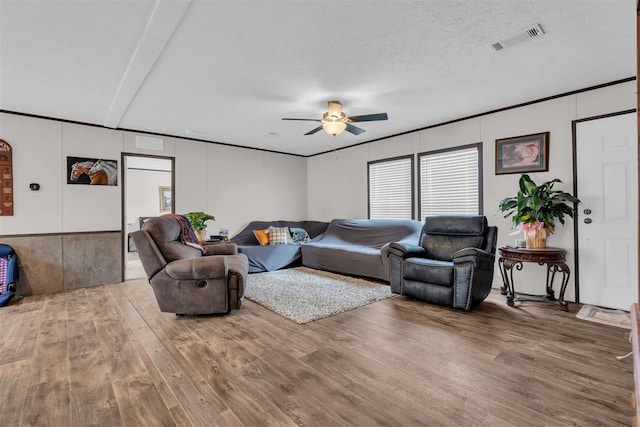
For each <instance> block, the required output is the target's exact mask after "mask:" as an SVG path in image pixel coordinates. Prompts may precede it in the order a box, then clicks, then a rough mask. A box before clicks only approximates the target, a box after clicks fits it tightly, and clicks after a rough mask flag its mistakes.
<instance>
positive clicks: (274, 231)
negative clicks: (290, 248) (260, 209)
mask: <svg viewBox="0 0 640 427" xmlns="http://www.w3.org/2000/svg"><path fill="white" fill-rule="evenodd" d="M291 243H293V240H292V239H291V232H290V231H289V227H269V244H270V245H288V244H291Z"/></svg>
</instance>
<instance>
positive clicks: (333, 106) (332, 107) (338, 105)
mask: <svg viewBox="0 0 640 427" xmlns="http://www.w3.org/2000/svg"><path fill="white" fill-rule="evenodd" d="M327 104H328V108H327V115H328V116H329V117H336V118H337V117H341V116H344V113H343V112H342V102H340V101H329V102H328V103H327Z"/></svg>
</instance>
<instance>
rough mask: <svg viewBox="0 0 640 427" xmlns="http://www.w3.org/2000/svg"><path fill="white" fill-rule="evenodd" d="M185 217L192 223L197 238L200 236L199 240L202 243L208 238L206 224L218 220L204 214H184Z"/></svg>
mask: <svg viewBox="0 0 640 427" xmlns="http://www.w3.org/2000/svg"><path fill="white" fill-rule="evenodd" d="M184 216H185V217H187V219H188V220H189V222H190V223H191V227H192V228H193V231H195V232H196V236H198V240H200V241H201V242H203V241H204V240H205V238H206V237H207V225H206V224H205V222H207V221H215V220H216V218H215V217H214V216H213V215H209V214H207V213H204V212H189V213H186V214H184Z"/></svg>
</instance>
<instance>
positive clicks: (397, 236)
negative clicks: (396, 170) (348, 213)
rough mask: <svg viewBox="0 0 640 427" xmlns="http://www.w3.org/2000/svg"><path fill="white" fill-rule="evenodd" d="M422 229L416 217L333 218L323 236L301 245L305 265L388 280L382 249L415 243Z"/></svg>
mask: <svg viewBox="0 0 640 427" xmlns="http://www.w3.org/2000/svg"><path fill="white" fill-rule="evenodd" d="M421 229H422V223H421V222H420V221H415V220H392V219H334V220H332V221H331V223H330V224H329V227H327V230H326V231H325V232H324V233H323V234H322V235H320V236H318V237H317V238H315V239H313V240H311V241H310V242H308V243H305V244H303V245H301V246H300V249H301V251H302V265H304V266H306V267H310V268H315V269H318V270H327V271H333V272H335V273H342V274H350V275H354V276H364V277H372V278H375V279H381V280H384V281H387V282H388V281H389V259H388V258H387V257H386V256H382V250H383V248H384V247H385V246H388V245H389V243H391V242H416V241H417V240H418V237H419V236H420V230H421Z"/></svg>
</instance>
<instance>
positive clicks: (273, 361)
mask: <svg viewBox="0 0 640 427" xmlns="http://www.w3.org/2000/svg"><path fill="white" fill-rule="evenodd" d="M570 308H571V311H572V312H571V313H564V312H562V311H560V310H559V309H558V308H557V307H556V306H551V305H545V304H540V303H534V302H525V303H521V304H520V305H519V306H517V307H516V308H509V307H507V306H506V304H505V302H504V297H502V296H501V295H500V294H499V293H498V292H495V293H493V294H492V295H491V296H490V297H489V299H488V300H487V301H486V302H485V303H483V304H482V305H481V306H480V307H479V308H477V309H476V310H475V311H473V312H470V313H465V312H460V311H455V310H451V309H446V308H442V307H437V306H433V305H428V304H425V303H421V302H417V301H413V300H410V299H407V298H404V297H395V298H390V299H387V300H384V301H380V302H377V303H374V304H371V305H368V306H365V307H361V308H359V309H356V310H352V311H349V312H347V313H342V314H340V315H337V316H333V317H330V318H327V319H322V320H319V321H316V322H312V323H308V324H306V325H297V324H295V323H293V322H291V321H289V320H287V319H285V318H283V317H280V316H278V315H277V314H274V313H272V312H271V311H269V310H266V309H265V308H263V307H261V306H258V305H256V304H253V303H251V302H250V301H246V300H245V306H244V307H243V308H242V310H240V311H237V312H233V313H232V314H231V315H228V316H208V317H176V316H175V315H172V314H167V313H160V311H159V310H158V307H157V305H156V302H155V299H154V297H153V293H152V291H151V288H150V287H149V285H148V284H147V283H146V282H145V281H144V280H136V281H129V282H124V283H122V284H117V285H108V286H100V287H95V288H86V289H77V290H73V291H69V292H66V293H61V294H55V295H49V296H33V297H27V298H24V299H23V300H22V301H20V302H19V303H16V304H12V305H10V306H8V307H4V308H2V309H0V322H1V323H0V324H2V335H3V340H2V343H1V344H0V417H1V419H2V421H0V423H1V424H2V425H4V426H26V425H36V426H64V427H66V426H89V425H102V426H120V425H123V426H124V425H126V426H175V425H177V426H242V425H245V426H263V425H277V426H280V425H284V426H288V425H291V426H292V425H308V426H318V425H321V426H322V425H326V426H339V425H357V426H375V425H388V426H413V425H427V426H541V425H545V426H555V425H575V426H615V425H630V424H631V420H632V416H633V413H632V410H631V407H630V396H631V393H632V390H633V376H632V371H633V367H632V360H631V358H627V359H624V360H622V361H618V360H617V359H616V356H619V355H624V354H626V353H627V352H629V351H630V349H631V345H630V343H629V341H628V338H629V333H628V331H626V330H624V329H619V328H615V327H610V326H605V325H599V324H595V323H590V322H585V321H582V320H579V319H576V317H575V312H576V310H577V309H578V306H577V305H574V304H572V305H571V306H570Z"/></svg>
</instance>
